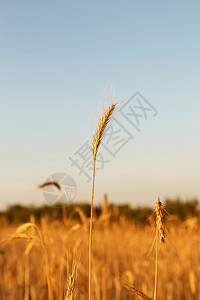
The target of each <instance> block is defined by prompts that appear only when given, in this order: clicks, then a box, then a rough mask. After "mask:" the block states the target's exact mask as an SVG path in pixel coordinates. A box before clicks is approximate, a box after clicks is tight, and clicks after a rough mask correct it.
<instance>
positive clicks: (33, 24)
mask: <svg viewBox="0 0 200 300" xmlns="http://www.w3.org/2000/svg"><path fill="white" fill-rule="evenodd" d="M199 13H200V3H198V2H188V1H176V2H172V1H167V2H162V3H161V2H159V1H151V2H147V1H124V2H122V1H116V0H115V1H101V3H100V2H96V1H62V0H60V1H31V2H30V1H24V0H20V1H1V4H0V40H1V47H0V66H1V67H0V99H1V100H0V128H1V130H0V140H1V147H0V157H1V172H0V197H1V199H0V209H4V208H6V207H7V206H8V205H11V204H15V203H19V204H21V205H29V204H34V205H42V204H44V203H45V199H44V197H43V194H42V193H41V191H40V190H38V188H37V185H38V184H40V183H42V182H44V181H45V180H46V178H48V177H49V176H51V175H52V174H58V173H59V174H60V173H64V174H68V175H69V176H71V178H73V180H74V182H75V183H76V187H77V192H76V195H75V197H74V199H73V201H74V203H75V202H88V203H89V201H90V196H91V182H90V181H89V180H88V178H87V177H86V176H84V174H83V173H82V174H80V169H79V168H78V167H77V166H76V165H75V164H74V165H73V163H72V160H70V157H71V158H72V159H73V160H75V159H78V154H77V151H78V150H80V149H83V148H81V147H82V146H83V145H85V143H87V142H88V143H89V142H90V141H91V138H92V134H91V130H92V132H94V130H95V125H94V124H96V123H97V121H98V103H99V94H100V98H101V99H102V100H103V99H104V91H105V87H106V86H107V87H108V88H107V91H108V90H109V87H110V90H111V89H112V87H113V90H114V100H115V101H120V100H122V99H130V97H131V96H132V95H135V93H136V92H139V93H140V95H142V97H144V99H145V100H147V101H148V103H149V104H151V105H152V106H153V108H154V112H155V111H156V113H154V114H153V113H152V112H150V114H149V115H148V117H147V118H146V120H145V118H144V115H143V117H140V120H142V124H141V128H140V129H141V130H140V131H138V130H136V129H135V128H134V127H131V126H130V123H129V122H127V120H125V119H123V116H122V115H120V113H119V115H117V118H118V117H119V118H118V120H119V122H120V124H121V125H122V126H123V128H125V129H126V130H127V131H128V132H129V134H130V135H131V136H132V137H134V138H131V139H130V140H129V141H128V142H127V143H126V144H125V145H124V146H123V147H122V148H121V149H120V151H118V152H117V154H116V155H115V157H114V156H112V155H111V154H110V153H109V152H108V151H107V152H106V149H105V148H103V147H102V151H103V152H102V153H103V154H102V155H105V156H106V160H108V162H107V163H105V165H104V166H102V165H101V168H100V170H99V171H98V172H97V176H96V190H95V204H97V205H98V204H99V203H101V202H102V196H103V194H104V193H105V192H106V193H107V194H108V196H109V197H108V199H109V201H110V202H112V203H116V204H122V205H123V204H126V203H130V204H131V205H132V206H137V205H140V206H146V205H147V206H154V203H155V201H156V199H157V197H158V196H160V198H161V200H163V199H165V198H176V197H180V198H182V199H184V200H186V199H193V198H199V196H200V190H199V170H200V168H199V167H200V157H199V152H200V140H199V130H200V119H199V111H200V101H199V99H200V84H199V78H200V59H199V53H200V41H199V30H200V19H199ZM135 99H136V98H135ZM135 101H137V100H135ZM124 103H126V102H124ZM93 119H94V120H95V121H94V123H93ZM112 125H114V122H113V123H112ZM118 125H119V124H118ZM124 138H125V135H124ZM86 165H87V173H88V174H89V176H91V175H92V170H90V167H89V160H87V163H85V164H84V168H85V167H86ZM81 166H83V162H82V165H81Z"/></svg>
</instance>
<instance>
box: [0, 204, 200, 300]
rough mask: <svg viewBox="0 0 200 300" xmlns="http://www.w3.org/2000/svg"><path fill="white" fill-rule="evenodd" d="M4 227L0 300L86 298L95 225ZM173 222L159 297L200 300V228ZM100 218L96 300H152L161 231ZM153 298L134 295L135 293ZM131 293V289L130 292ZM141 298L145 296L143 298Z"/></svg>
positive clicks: (162, 249)
mask: <svg viewBox="0 0 200 300" xmlns="http://www.w3.org/2000/svg"><path fill="white" fill-rule="evenodd" d="M77 212H78V213H79V214H80V217H81V219H80V221H78V220H77V221H75V220H73V219H70V218H65V219H64V220H63V221H56V220H54V219H52V218H47V217H42V218H41V220H40V222H38V223H37V222H35V219H34V217H31V220H30V223H26V225H25V224H22V225H20V224H19V226H17V225H9V224H8V223H7V222H6V220H4V222H2V224H1V237H0V238H1V254H0V272H1V280H0V299H1V300H11V299H12V300H13V299H18V300H22V299H23V300H29V299H31V300H46V299H51V300H55V299H56V300H62V299H80V300H85V299H88V247H89V220H88V219H87V218H86V216H85V215H84V214H83V212H81V211H80V210H79V209H77ZM195 221H196V220H194V219H189V220H187V221H186V222H179V221H176V222H175V221H174V220H173V219H171V218H170V217H169V220H168V221H167V223H166V226H167V234H166V240H165V242H164V243H159V245H158V253H159V255H158V284H157V299H160V300H161V299H166V300H175V299H176V300H179V299H180V300H184V299H187V300H188V299H200V263H199V262H200V226H199V224H198V222H195ZM151 223H152V224H151V225H147V226H137V225H136V224H134V223H133V222H130V221H129V222H128V221H126V220H125V219H124V218H121V219H120V221H119V222H118V223H117V222H109V216H108V213H107V215H106V214H105V213H104V214H102V216H101V217H100V218H99V219H94V226H93V246H92V269H91V299H97V300H100V299H101V300H106V299H117V300H120V299H148V298H152V299H153V293H154V273H155V228H154V222H153V220H152V222H151ZM133 287H135V288H136V289H137V290H139V291H141V292H143V293H144V294H145V295H147V296H148V297H146V298H145V296H141V295H139V294H138V295H136V292H137V291H136V292H135V290H134V288H133ZM128 289H129V290H130V289H131V291H129V290H128ZM134 297H135V298H134ZM142 297H143V298H142Z"/></svg>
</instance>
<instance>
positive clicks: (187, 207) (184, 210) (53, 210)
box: [0, 198, 200, 224]
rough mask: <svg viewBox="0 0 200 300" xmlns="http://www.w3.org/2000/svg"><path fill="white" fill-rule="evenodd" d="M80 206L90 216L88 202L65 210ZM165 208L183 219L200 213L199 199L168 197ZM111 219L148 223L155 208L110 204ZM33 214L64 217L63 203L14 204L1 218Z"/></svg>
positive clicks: (23, 217) (13, 219) (24, 218)
mask: <svg viewBox="0 0 200 300" xmlns="http://www.w3.org/2000/svg"><path fill="white" fill-rule="evenodd" d="M76 207H79V208H80V209H81V210H82V211H83V213H84V214H85V215H86V217H89V216H90V205H89V204H88V203H73V204H69V205H65V211H66V214H67V216H69V215H70V214H71V213H72V211H73V210H74V209H75V208H76ZM164 207H165V210H166V211H167V213H168V214H169V215H176V216H177V217H178V218H179V219H180V220H181V221H184V220H185V219H187V218H189V217H194V216H199V215H200V206H199V202H198V200H197V199H192V200H187V201H182V200H181V199H179V198H177V199H166V200H165V202H164ZM107 209H108V212H109V214H110V220H111V221H119V220H120V218H121V217H123V218H125V219H126V220H130V221H135V222H138V223H143V224H144V223H148V219H149V217H150V216H152V215H153V211H154V210H153V209H152V208H149V207H136V208H132V207H131V206H130V205H128V204H125V205H114V204H110V205H109V206H108V208H107ZM102 212H103V207H100V206H98V207H96V208H95V215H96V217H97V218H98V217H99V216H100V215H101V214H102ZM31 215H33V216H34V217H35V219H36V220H40V219H41V217H42V216H45V215H47V216H49V217H50V218H52V219H57V220H60V219H62V218H63V211H62V207H61V205H60V206H59V205H58V207H54V206H48V205H43V206H40V207H34V206H22V205H12V206H9V207H8V208H7V209H6V210H4V211H1V212H0V220H2V219H6V220H7V221H8V222H9V223H13V222H17V223H22V222H28V221H29V220H30V216H31ZM73 218H74V219H76V218H80V216H79V214H78V213H75V214H73Z"/></svg>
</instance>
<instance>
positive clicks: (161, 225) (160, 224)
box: [153, 198, 166, 300]
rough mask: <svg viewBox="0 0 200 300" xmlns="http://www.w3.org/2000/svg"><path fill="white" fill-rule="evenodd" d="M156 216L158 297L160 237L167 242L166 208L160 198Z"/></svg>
mask: <svg viewBox="0 0 200 300" xmlns="http://www.w3.org/2000/svg"><path fill="white" fill-rule="evenodd" d="M154 214H155V218H156V258H155V284H154V297H153V299H154V300H156V299H157V282H158V242H159V240H158V237H159V236H160V242H161V243H164V242H165V237H166V230H165V210H164V207H163V205H162V203H161V201H160V198H158V200H157V201H156V208H155V211H154Z"/></svg>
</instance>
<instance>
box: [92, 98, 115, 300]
mask: <svg viewBox="0 0 200 300" xmlns="http://www.w3.org/2000/svg"><path fill="white" fill-rule="evenodd" d="M116 107H117V104H116V103H115V104H113V103H112V104H111V105H110V106H109V107H108V109H107V110H106V111H105V112H104V114H103V115H102V117H101V118H100V120H99V122H98V126H97V129H96V132H95V135H94V136H93V139H92V145H91V149H92V154H93V177H92V199H91V213H90V238H89V300H91V265H92V227H93V202H94V181H95V166H96V157H97V152H98V149H99V146H100V144H101V140H102V137H103V135H104V133H105V130H106V127H107V125H108V123H109V122H110V120H111V118H112V116H113V113H114V111H115V110H116Z"/></svg>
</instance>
